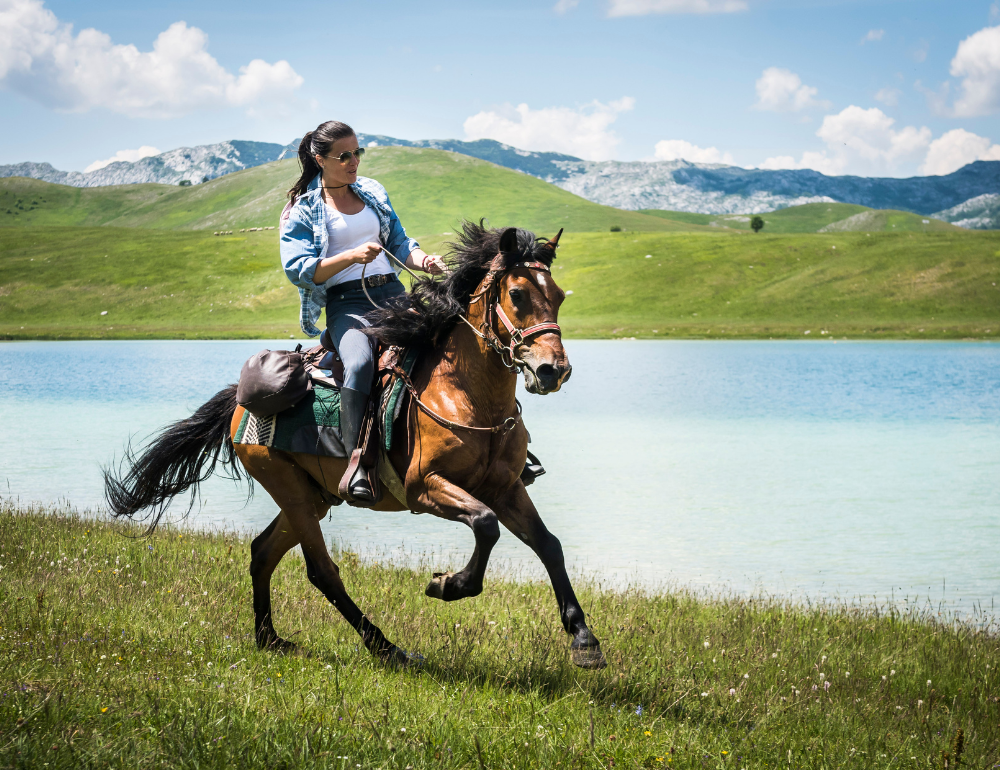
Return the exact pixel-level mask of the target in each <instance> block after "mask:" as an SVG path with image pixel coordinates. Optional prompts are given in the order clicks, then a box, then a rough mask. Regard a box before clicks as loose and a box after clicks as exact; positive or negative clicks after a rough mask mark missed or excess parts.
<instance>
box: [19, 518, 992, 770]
mask: <svg viewBox="0 0 1000 770" xmlns="http://www.w3.org/2000/svg"><path fill="white" fill-rule="evenodd" d="M356 515H361V516H363V515H367V514H365V513H357V514H356ZM131 534H133V533H131V532H129V531H127V530H124V529H121V528H118V527H114V526H109V525H107V524H103V523H101V522H99V521H96V520H88V519H82V518H78V517H76V516H74V515H69V514H66V513H65V512H63V513H60V512H59V511H51V510H38V509H31V508H19V507H16V506H14V505H12V504H11V503H10V502H9V501H2V502H0V565H2V572H0V574H2V576H3V578H2V580H0V623H2V625H0V661H2V663H3V667H2V673H0V767H3V768H40V767H50V768H53V769H55V768H73V769H74V770H76V769H77V768H98V767H100V768H106V767H110V768H133V767H170V768H231V767H233V766H239V767H240V768H245V769H246V770H251V769H252V768H268V769H269V770H270V769H273V768H311V767H323V768H338V769H340V768H400V770H402V769H403V768H412V770H418V769H419V768H441V767H462V768H558V767H565V768H611V767H621V768H640V767H641V768H659V767H678V768H696V769H697V770H703V769H704V768H727V767H732V768H743V767H747V768H763V767H771V768H777V767H781V768H838V767H865V768H868V767H886V768H888V767H924V768H926V767H935V768H939V767H942V766H948V767H954V766H956V764H955V763H954V761H953V757H952V764H949V765H944V764H943V758H942V753H943V752H948V753H949V754H952V755H953V754H954V744H955V739H956V736H957V735H958V734H959V731H961V735H962V740H963V746H962V748H963V754H962V756H961V761H962V765H963V766H967V767H978V768H988V767H995V766H996V763H997V762H1000V748H998V747H1000V719H998V718H997V714H998V709H1000V698H998V695H1000V687H998V684H1000V679H998V677H1000V673H998V667H1000V640H998V638H997V636H996V635H995V633H990V632H989V630H988V629H985V628H983V627H982V626H979V627H977V626H974V625H972V624H968V623H966V624H963V623H955V622H949V621H948V619H947V618H941V617H938V615H937V614H936V613H935V612H934V611H933V608H925V610H923V611H922V612H915V613H907V612H903V613H900V612H899V611H894V610H890V609H886V608H882V609H881V610H879V609H877V608H870V609H858V608H852V607H848V606H823V605H813V606H811V607H810V608H808V609H807V608H802V607H791V606H785V605H782V604H781V603H779V602H776V601H773V600H759V599H758V600H750V599H743V598H737V597H720V598H706V597H696V596H694V595H692V594H690V593H686V592H683V591H672V592H665V593H647V592H642V591H638V590H628V591H624V592H610V591H601V590H597V589H596V588H594V587H593V586H592V585H579V586H578V587H579V589H580V594H581V599H582V602H583V606H584V607H585V608H586V610H587V611H588V615H589V616H590V618H591V623H592V628H593V629H594V631H595V633H597V634H598V636H599V638H600V639H601V640H602V644H603V647H604V650H605V652H606V654H607V655H608V658H609V662H610V665H609V666H608V668H607V669H605V670H603V671H599V672H585V671H581V670H579V669H576V668H574V667H573V666H572V665H571V664H570V662H569V657H568V650H567V648H568V642H567V639H566V638H565V636H564V634H563V633H562V629H561V627H560V626H559V624H558V621H557V617H556V607H555V603H554V600H553V598H552V592H551V589H550V588H549V586H548V585H545V584H541V583H531V582H514V581H511V580H510V579H508V578H504V577H502V576H497V575H495V574H494V575H492V576H491V578H490V579H489V581H488V583H487V586H486V590H485V591H484V593H483V594H482V595H481V596H479V597H477V598H475V599H470V600H466V601H463V602H458V603H454V604H444V603H441V602H437V601H434V600H432V599H428V598H426V597H425V596H424V595H423V587H424V585H425V583H426V581H427V578H428V575H429V571H430V569H431V568H440V567H443V566H445V565H441V564H428V565H426V569H421V570H419V571H417V572H414V571H410V570H407V569H401V568H397V567H393V566H390V565H385V564H378V563H375V562H368V561H361V560H359V559H358V558H357V557H356V556H354V555H353V554H351V553H338V554H337V556H336V558H337V560H338V562H339V564H340V566H341V574H342V575H343V577H344V580H345V582H346V583H347V585H348V588H349V590H351V591H352V594H353V596H354V598H355V599H356V600H357V601H358V603H359V604H360V606H361V607H362V608H363V609H364V611H365V612H366V613H367V614H368V615H369V617H371V618H372V620H373V621H374V622H376V623H377V624H378V625H380V626H381V627H382V629H383V630H384V631H386V633H387V634H388V635H389V636H390V638H392V639H393V640H395V641H396V642H397V643H399V644H400V645H403V646H405V647H406V648H407V649H411V650H418V651H420V652H421V653H423V654H424V655H425V656H426V658H427V662H426V665H425V666H424V667H423V668H422V669H421V670H418V671H397V670H393V669H388V668H385V667H384V666H382V665H380V664H379V663H377V662H376V661H374V660H373V659H372V658H371V657H370V656H369V655H368V653H367V652H365V651H364V649H363V648H362V649H360V650H359V646H358V644H357V642H356V637H355V635H354V632H353V630H352V629H350V628H348V627H347V626H346V624H345V623H344V621H343V620H342V619H341V618H340V616H339V614H338V613H337V612H336V611H335V610H334V608H333V607H331V606H330V605H329V604H328V603H327V602H326V600H325V599H324V598H323V597H322V596H321V595H320V594H319V592H318V591H316V590H315V589H314V588H313V587H312V585H311V584H310V583H309V582H308V580H307V579H306V575H305V569H304V566H303V562H302V559H301V557H300V556H298V555H297V552H296V553H295V554H292V555H290V556H289V557H288V558H286V559H285V561H284V562H283V563H282V564H281V566H280V567H279V569H278V571H277V573H276V574H275V580H274V584H273V593H274V613H275V621H276V625H277V627H278V628H279V630H280V631H281V632H283V633H284V634H285V635H289V634H294V639H295V641H296V642H298V643H299V644H300V645H301V648H300V649H301V650H303V651H304V652H302V653H296V654H292V655H288V656H283V655H276V654H273V653H262V652H258V651H257V650H256V648H255V647H254V645H253V643H252V635H251V610H250V584H249V578H248V574H247V564H248V560H249V542H248V540H246V539H245V538H241V537H238V536H235V535H232V534H225V533H215V534H199V533H192V532H181V531H177V530H162V531H160V532H158V533H157V534H155V535H154V536H153V537H152V538H150V539H137V538H134V537H131Z"/></svg>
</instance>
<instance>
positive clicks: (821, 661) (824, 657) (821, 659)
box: [819, 655, 826, 663]
mask: <svg viewBox="0 0 1000 770" xmlns="http://www.w3.org/2000/svg"><path fill="white" fill-rule="evenodd" d="M819 662H820V663H826V655H824V656H823V657H822V658H820V661H819Z"/></svg>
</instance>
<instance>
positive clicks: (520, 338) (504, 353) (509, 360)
mask: <svg viewBox="0 0 1000 770" xmlns="http://www.w3.org/2000/svg"><path fill="white" fill-rule="evenodd" d="M519 268H520V269H524V270H537V271H539V272H542V273H549V274H550V275H551V274H552V270H551V269H550V268H549V266H548V265H546V264H545V263H544V262H536V261H530V262H515V263H514V264H513V265H509V266H508V265H505V264H504V257H503V254H497V255H496V256H495V257H493V261H492V262H491V263H490V270H489V272H488V273H487V274H486V277H485V278H483V281H482V283H480V284H479V289H477V291H476V292H475V293H474V294H473V295H472V302H470V303H469V304H470V307H471V306H472V305H474V304H476V303H477V302H479V300H481V299H482V300H484V302H485V306H486V309H485V311H484V313H483V322H482V324H480V327H479V329H476V328H475V327H474V326H473V325H472V323H471V322H470V321H469V320H468V319H467V318H465V316H459V318H461V319H462V320H463V321H465V323H466V324H467V325H468V326H469V328H470V329H472V331H474V332H475V333H476V335H477V336H478V337H479V338H480V339H482V340H483V341H484V342H485V343H486V345H487V347H489V348H490V350H492V351H494V352H495V353H496V354H497V355H499V356H500V360H501V362H502V363H503V365H504V366H505V367H506V368H507V369H508V370H509V371H512V372H515V371H516V372H519V371H521V369H522V368H523V367H524V366H525V365H526V364H525V362H524V361H523V360H522V359H520V358H518V357H517V352H516V351H517V348H519V347H520V346H521V345H523V344H524V343H525V340H527V339H528V338H529V337H534V336H535V335H536V334H545V333H548V332H555V333H556V334H558V335H559V336H560V337H561V336H562V329H561V328H560V327H559V324H557V323H553V322H551V321H549V322H546V323H540V324H535V325H534V326H528V327H523V328H522V327H519V326H515V325H514V323H513V321H511V320H510V318H508V317H507V313H506V312H504V309H503V307H502V306H501V305H500V296H499V295H500V290H499V287H500V278H501V277H502V276H503V275H504V274H505V273H509V272H511V271H512V270H517V269H519ZM497 319H499V321H500V323H502V324H503V326H504V328H505V329H506V330H507V334H509V335H510V343H509V344H507V345H504V344H503V342H502V340H501V339H500V337H499V335H498V334H497V333H496V328H495V327H496V320H497Z"/></svg>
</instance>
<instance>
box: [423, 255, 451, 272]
mask: <svg viewBox="0 0 1000 770" xmlns="http://www.w3.org/2000/svg"><path fill="white" fill-rule="evenodd" d="M420 267H421V268H423V271H424V272H425V273H430V274H431V275H441V274H442V273H447V272H448V266H447V265H446V264H445V263H444V260H443V259H442V258H441V257H440V256H439V255H437V254H425V255H424V262H423V264H422V265H421V266H420Z"/></svg>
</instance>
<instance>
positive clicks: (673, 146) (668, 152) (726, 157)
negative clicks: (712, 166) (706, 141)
mask: <svg viewBox="0 0 1000 770" xmlns="http://www.w3.org/2000/svg"><path fill="white" fill-rule="evenodd" d="M656 159H657V160H686V161H690V162H691V163H726V164H729V165H732V164H733V156H732V155H730V154H729V153H728V152H720V151H719V149H718V148H717V147H699V146H698V145H695V144H691V142H685V141H684V140H683V139H664V140H662V141H659V142H657V143H656Z"/></svg>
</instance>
